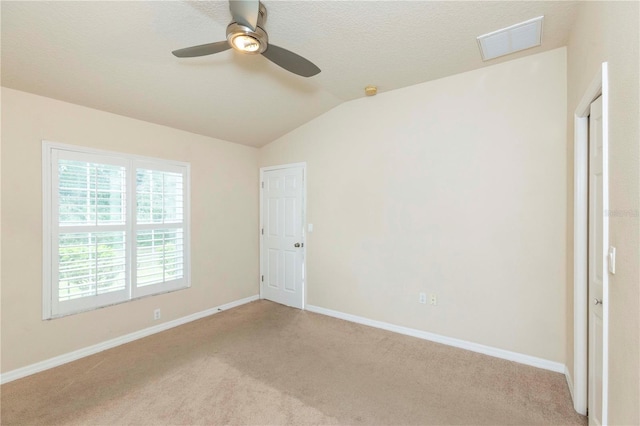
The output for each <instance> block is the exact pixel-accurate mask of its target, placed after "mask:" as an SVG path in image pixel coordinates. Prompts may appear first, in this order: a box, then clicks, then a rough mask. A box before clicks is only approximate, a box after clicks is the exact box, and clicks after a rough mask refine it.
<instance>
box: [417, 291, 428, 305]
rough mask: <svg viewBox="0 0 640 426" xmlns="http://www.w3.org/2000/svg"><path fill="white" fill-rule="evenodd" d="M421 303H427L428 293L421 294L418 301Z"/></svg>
mask: <svg viewBox="0 0 640 426" xmlns="http://www.w3.org/2000/svg"><path fill="white" fill-rule="evenodd" d="M418 302H420V303H427V293H420V298H419V299H418Z"/></svg>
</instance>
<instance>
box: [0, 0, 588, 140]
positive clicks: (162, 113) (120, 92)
mask: <svg viewBox="0 0 640 426" xmlns="http://www.w3.org/2000/svg"><path fill="white" fill-rule="evenodd" d="M263 3H264V4H265V6H266V8H267V11H268V18H267V22H266V25H265V27H266V28H265V29H266V30H267V32H268V34H269V41H270V42H271V43H273V44H276V45H279V46H281V47H284V48H286V49H288V50H291V51H293V52H296V53H298V54H300V55H302V56H304V57H306V58H308V59H309V60H311V61H312V62H314V63H315V64H316V65H318V66H319V67H320V68H321V69H322V72H321V73H320V74H318V75H317V76H315V77H311V78H302V77H298V76H296V75H293V74H290V73H288V72H286V71H284V70H283V69H281V68H279V67H278V66H276V65H274V64H272V63H271V62H269V61H268V60H267V59H265V58H263V57H260V56H243V55H240V54H237V53H235V52H234V51H232V50H228V51H225V52H222V53H219V54H216V55H212V56H206V57H201V58H190V59H178V58H176V57H174V56H173V55H172V54H171V51H172V50H175V49H179V48H183V47H188V46H192V45H197V44H203V43H209V42H214V41H220V40H224V38H225V29H226V26H227V24H228V23H229V21H230V19H231V18H230V14H229V8H228V3H227V2H226V1H198V2H182V1H136V2H116V1H86V2H82V1H78V2H65V1H60V2H54V1H43V2H40V1H18V2H11V1H2V6H1V7H2V27H1V28H2V46H1V47H2V85H3V86H6V87H10V88H14V89H18V90H23V91H27V92H32V93H36V94H39V95H43V96H48V97H51V98H55V99H60V100H63V101H68V102H73V103H76V104H80V105H85V106H88V107H92V108H96V109H100V110H103V111H109V112H113V113H116V114H121V115H126V116H130V117H134V118H138V119H142V120H146V121H150V122H153V123H158V124H163V125H167V126H171V127H175V128H178V129H184V130H188V131H191V132H194V133H199V134H203V135H207V136H212V137H215V138H220V139H224V140H228V141H232V142H237V143H241V144H245V145H250V146H262V145H264V144H266V143H269V142H271V141H273V140H274V139H276V138H278V137H279V136H281V135H283V134H285V133H287V132H289V131H291V130H293V129H294V128H296V127H298V126H300V125H301V124H303V123H305V122H307V121H309V120H311V119H313V118H314V117H317V116H318V115H320V114H322V113H324V112H326V111H328V110H329V109H331V108H333V107H335V106H336V105H338V104H340V103H342V102H345V101H348V100H351V99H355V98H358V97H361V96H364V91H363V89H364V87H365V86H366V85H368V84H373V85H377V86H378V88H379V92H384V91H388V90H393V89H398V88H401V87H405V86H409V85H413V84H417V83H422V82H425V81H429V80H434V79H437V78H441V77H444V76H448V75H452V74H457V73H460V72H464V71H469V70H472V69H476V68H480V67H483V66H488V65H493V64H495V63H499V62H502V61H504V60H509V59H515V58H517V57H521V56H524V55H529V54H535V53H540V52H542V51H545V50H549V49H554V48H557V47H560V46H564V45H566V43H567V40H568V34H569V31H570V28H571V26H572V23H573V19H574V16H575V14H576V13H577V10H578V8H579V6H580V2H567V1H558V2H555V1H543V2H528V1H499V2H492V1H477V2H457V1H445V2H434V1H407V2H404V1H276V0H264V1H263ZM540 15H545V22H544V33H543V43H542V46H541V47H537V48H533V49H529V50H527V51H523V52H520V53H516V54H514V55H510V56H508V57H506V58H501V59H497V60H493V61H489V62H482V60H481V58H480V53H479V51H478V46H477V43H476V37H477V36H478V35H481V34H484V33H487V32H490V31H494V30H497V29H500V28H503V27H505V26H509V25H512V24H515V23H518V22H521V21H524V20H527V19H530V18H533V17H536V16H540Z"/></svg>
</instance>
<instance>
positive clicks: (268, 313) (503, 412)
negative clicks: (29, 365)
mask: <svg viewBox="0 0 640 426" xmlns="http://www.w3.org/2000/svg"><path fill="white" fill-rule="evenodd" d="M0 391H1V402H2V406H1V410H2V411H1V420H2V424H3V425H13V424H20V425H28V424H39V425H53V424H77V425H116V424H129V425H169V424H171V425H177V424H181V425H186V424H194V425H195V424H295V425H303V424H350V425H352V424H380V425H418V424H419V425H449V424H460V425H461V424H464V425H471V424H474V425H475V424H487V425H488V424H491V425H496V424H510V425H516V424H517V425H520V424H522V425H524V424H529V425H542V424H562V425H586V418H585V417H583V416H580V415H578V414H577V413H576V412H575V411H574V410H573V408H572V404H571V399H570V396H569V390H568V388H567V384H566V382H565V378H564V376H563V375H562V374H558V373H553V372H549V371H546V370H541V369H537V368H534V367H529V366H525V365H521V364H517V363H514V362H510V361H505V360H501V359H497V358H492V357H489V356H485V355H481V354H478V353H474V352H469V351H465V350H462V349H456V348H452V347H448V346H445V345H440V344H437V343H432V342H428V341H424V340H420V339H416V338H412V337H408V336H403V335H399V334H395V333H391V332H387V331H384V330H378V329H375V328H370V327H366V326H362V325H359V324H353V323H349V322H346V321H342V320H338V319H335V318H330V317H326V316H323V315H318V314H314V313H310V312H306V311H300V310H297V309H292V308H287V307H285V306H281V305H278V304H275V303H272V302H267V301H258V302H253V303H250V304H247V305H243V306H240V307H238V308H234V309H231V310H228V311H224V312H221V313H219V314H216V315H213V316H211V317H207V318H204V319H201V320H198V321H194V322H191V323H189V324H185V325H183V326H180V327H176V328H173V329H171V330H167V331H164V332H162V333H158V334H155V335H152V336H149V337H146V338H144V339H140V340H137V341H135V342H131V343H128V344H125V345H122V346H118V347H116V348H113V349H110V350H107V351H104V352H100V353H98V354H95V355H92V356H89V357H86V358H83V359H80V360H78V361H74V362H72V363H69V364H65V365H62V366H60V367H56V368H53V369H51V370H47V371H44V372H41V373H38V374H35V375H32V376H29V377H25V378H23V379H20V380H16V381H14V382H10V383H7V384H5V385H2V387H1V388H0Z"/></svg>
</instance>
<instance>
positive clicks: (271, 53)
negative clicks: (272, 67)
mask: <svg viewBox="0 0 640 426" xmlns="http://www.w3.org/2000/svg"><path fill="white" fill-rule="evenodd" d="M262 56H264V57H266V58H267V59H268V60H270V61H271V62H273V63H274V64H276V65H278V66H281V67H282V68H284V69H285V70H287V71H290V72H292V73H294V74H298V75H299V76H302V77H311V76H314V75H316V74H318V73H319V72H320V68H318V67H317V66H315V65H314V64H313V62H311V61H309V60H307V59H305V58H303V57H302V56H300V55H297V54H295V53H293V52H290V51H288V50H287V49H283V48H282V47H279V46H275V45H273V44H270V45H269V46H268V47H267V50H265V51H264V52H262Z"/></svg>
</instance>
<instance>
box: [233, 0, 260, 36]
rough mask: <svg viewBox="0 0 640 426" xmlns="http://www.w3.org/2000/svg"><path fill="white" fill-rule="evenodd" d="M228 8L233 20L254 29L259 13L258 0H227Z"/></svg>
mask: <svg viewBox="0 0 640 426" xmlns="http://www.w3.org/2000/svg"><path fill="white" fill-rule="evenodd" d="M229 10H230V11H231V16H233V20H234V21H235V22H237V23H238V24H240V25H244V26H245V27H249V28H251V30H252V31H255V29H256V27H257V26H258V14H259V13H260V1H259V0H229Z"/></svg>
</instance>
